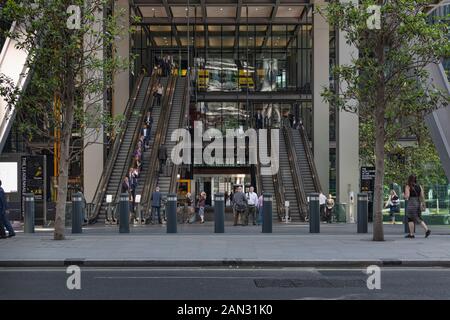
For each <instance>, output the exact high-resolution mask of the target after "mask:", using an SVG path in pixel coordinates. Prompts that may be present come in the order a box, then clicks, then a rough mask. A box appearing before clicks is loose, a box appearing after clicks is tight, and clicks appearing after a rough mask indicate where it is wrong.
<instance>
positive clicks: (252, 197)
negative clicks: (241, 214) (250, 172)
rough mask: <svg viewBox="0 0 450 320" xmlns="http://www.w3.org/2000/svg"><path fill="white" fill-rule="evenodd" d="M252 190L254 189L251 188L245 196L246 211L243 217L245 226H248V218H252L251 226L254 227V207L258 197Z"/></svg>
mask: <svg viewBox="0 0 450 320" xmlns="http://www.w3.org/2000/svg"><path fill="white" fill-rule="evenodd" d="M254 190H255V189H254V188H253V187H252V186H251V187H250V188H249V191H248V192H247V194H246V198H247V205H248V209H247V214H246V216H245V225H248V220H249V216H252V222H253V225H254V226H255V225H256V205H257V203H258V195H257V194H256V193H255V192H254Z"/></svg>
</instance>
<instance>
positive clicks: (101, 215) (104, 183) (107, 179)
mask: <svg viewBox="0 0 450 320" xmlns="http://www.w3.org/2000/svg"><path fill="white" fill-rule="evenodd" d="M155 81H156V75H155V74H154V75H152V77H147V76H142V75H141V76H140V77H139V79H138V81H137V82H136V83H137V85H136V87H135V89H134V91H133V93H132V95H131V98H130V100H129V101H128V103H127V107H126V110H125V119H124V121H123V123H122V125H121V131H120V133H119V135H118V136H117V137H116V139H115V142H114V145H113V148H112V150H111V153H110V155H109V157H108V160H107V164H106V166H105V169H104V172H103V174H102V177H101V179H100V182H99V185H98V187H97V190H96V193H95V196H94V201H93V203H94V205H95V207H94V212H93V218H92V219H91V222H104V221H105V219H106V209H107V206H108V204H107V202H106V195H112V197H113V199H112V201H113V203H116V202H117V201H118V199H119V195H120V189H121V184H122V180H123V177H124V176H125V175H126V174H127V173H128V169H129V166H130V163H131V161H132V156H133V152H134V150H135V149H136V145H137V142H138V139H139V133H140V129H141V128H142V123H143V120H144V117H145V114H146V112H147V110H148V108H149V106H150V105H151V103H152V101H153V95H152V94H151V91H152V88H153V87H154V84H155ZM144 161H145V160H144Z"/></svg>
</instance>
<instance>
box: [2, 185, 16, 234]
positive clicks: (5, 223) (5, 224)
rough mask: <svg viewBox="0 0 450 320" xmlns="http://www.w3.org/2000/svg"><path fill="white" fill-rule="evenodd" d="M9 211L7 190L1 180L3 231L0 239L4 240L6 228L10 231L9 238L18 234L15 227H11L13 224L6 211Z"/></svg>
mask: <svg viewBox="0 0 450 320" xmlns="http://www.w3.org/2000/svg"><path fill="white" fill-rule="evenodd" d="M7 209H8V203H7V202H6V196H5V190H3V188H2V181H1V180H0V221H1V222H0V228H1V229H2V230H1V231H0V237H1V238H4V237H5V236H6V234H5V228H6V230H8V237H14V236H15V235H16V233H15V232H14V229H13V227H12V226H11V223H10V222H9V220H8V219H7V218H6V210H7Z"/></svg>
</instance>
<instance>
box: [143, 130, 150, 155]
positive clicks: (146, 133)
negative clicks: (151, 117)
mask: <svg viewBox="0 0 450 320" xmlns="http://www.w3.org/2000/svg"><path fill="white" fill-rule="evenodd" d="M142 135H143V136H144V143H143V145H144V152H145V151H147V149H148V148H149V141H150V130H149V129H148V125H147V124H144V127H143V128H142Z"/></svg>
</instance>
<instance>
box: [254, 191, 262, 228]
mask: <svg viewBox="0 0 450 320" xmlns="http://www.w3.org/2000/svg"><path fill="white" fill-rule="evenodd" d="M263 194H264V192H261V195H260V196H259V198H258V203H257V205H256V208H257V209H258V221H257V224H258V226H259V225H261V224H262V221H263V214H264V212H263V209H264V197H263Z"/></svg>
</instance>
